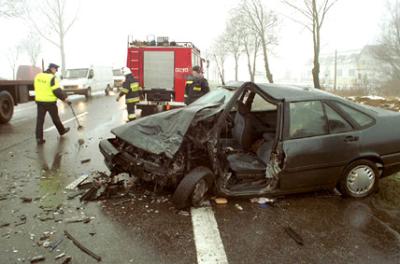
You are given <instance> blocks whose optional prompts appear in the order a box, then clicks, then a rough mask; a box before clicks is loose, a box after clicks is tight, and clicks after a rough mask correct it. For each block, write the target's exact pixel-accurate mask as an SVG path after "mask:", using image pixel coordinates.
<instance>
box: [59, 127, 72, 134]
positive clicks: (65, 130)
mask: <svg viewBox="0 0 400 264" xmlns="http://www.w3.org/2000/svg"><path fill="white" fill-rule="evenodd" d="M69 130H70V128H69V127H66V128H65V129H64V131H63V132H62V133H61V134H60V136H62V135H65V134H67V133H68V132H69Z"/></svg>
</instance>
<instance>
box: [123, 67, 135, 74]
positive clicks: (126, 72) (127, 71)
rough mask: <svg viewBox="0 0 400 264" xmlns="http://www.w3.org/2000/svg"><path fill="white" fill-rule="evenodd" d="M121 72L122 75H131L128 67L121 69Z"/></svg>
mask: <svg viewBox="0 0 400 264" xmlns="http://www.w3.org/2000/svg"><path fill="white" fill-rule="evenodd" d="M121 70H122V73H123V74H124V75H128V74H132V72H131V69H129V68H128V67H122V69H121Z"/></svg>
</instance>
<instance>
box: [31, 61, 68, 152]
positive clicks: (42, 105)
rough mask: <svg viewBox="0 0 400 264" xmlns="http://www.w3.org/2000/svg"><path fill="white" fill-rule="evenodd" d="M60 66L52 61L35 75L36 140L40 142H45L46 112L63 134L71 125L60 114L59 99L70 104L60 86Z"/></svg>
mask: <svg viewBox="0 0 400 264" xmlns="http://www.w3.org/2000/svg"><path fill="white" fill-rule="evenodd" d="M58 68H59V66H58V65H56V64H54V63H50V65H49V67H48V69H47V70H46V71H45V72H42V73H39V74H38V75H36V77H35V81H34V88H35V101H36V105H37V119H36V141H37V143H38V144H40V145H41V144H44V143H45V142H46V141H45V140H44V139H43V123H44V119H45V116H46V113H47V112H49V113H50V116H51V119H52V120H53V123H54V125H55V126H56V128H57V130H58V133H59V134H60V135H61V136H62V135H64V134H65V133H67V132H68V131H69V127H67V128H65V127H64V125H63V124H62V123H61V120H60V117H59V116H58V108H57V99H60V100H62V101H64V102H66V103H68V104H70V103H71V102H69V101H68V100H67V95H66V94H65V93H64V91H63V90H62V89H61V88H60V84H59V81H58V80H57V78H56V76H55V74H56V72H57V71H58Z"/></svg>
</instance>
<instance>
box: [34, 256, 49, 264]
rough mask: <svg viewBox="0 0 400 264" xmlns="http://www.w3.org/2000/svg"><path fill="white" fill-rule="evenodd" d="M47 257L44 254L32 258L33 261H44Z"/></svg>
mask: <svg viewBox="0 0 400 264" xmlns="http://www.w3.org/2000/svg"><path fill="white" fill-rule="evenodd" d="M45 259H46V258H45V257H44V256H42V255H40V256H36V257H33V258H31V263H37V262H41V261H44V260H45Z"/></svg>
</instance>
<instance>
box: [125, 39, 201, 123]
mask: <svg viewBox="0 0 400 264" xmlns="http://www.w3.org/2000/svg"><path fill="white" fill-rule="evenodd" d="M202 64H203V59H202V58H201V57H200V50H199V49H198V48H196V46H194V45H193V44H192V43H191V42H174V41H171V42H170V41H169V40H168V38H166V37H158V38H157V41H155V40H153V41H137V40H135V41H130V40H129V39H128V56H127V67H128V68H130V69H131V71H132V74H133V76H134V77H135V78H136V79H138V80H139V82H140V85H141V87H143V91H144V100H143V101H141V102H140V103H139V104H138V105H137V108H138V109H141V110H142V116H145V115H149V114H153V113H157V112H160V111H164V110H169V109H172V108H177V107H183V106H184V105H185V104H184V94H185V84H186V79H187V77H188V76H189V75H190V74H191V69H192V67H193V66H194V65H199V66H201V67H202Z"/></svg>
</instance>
